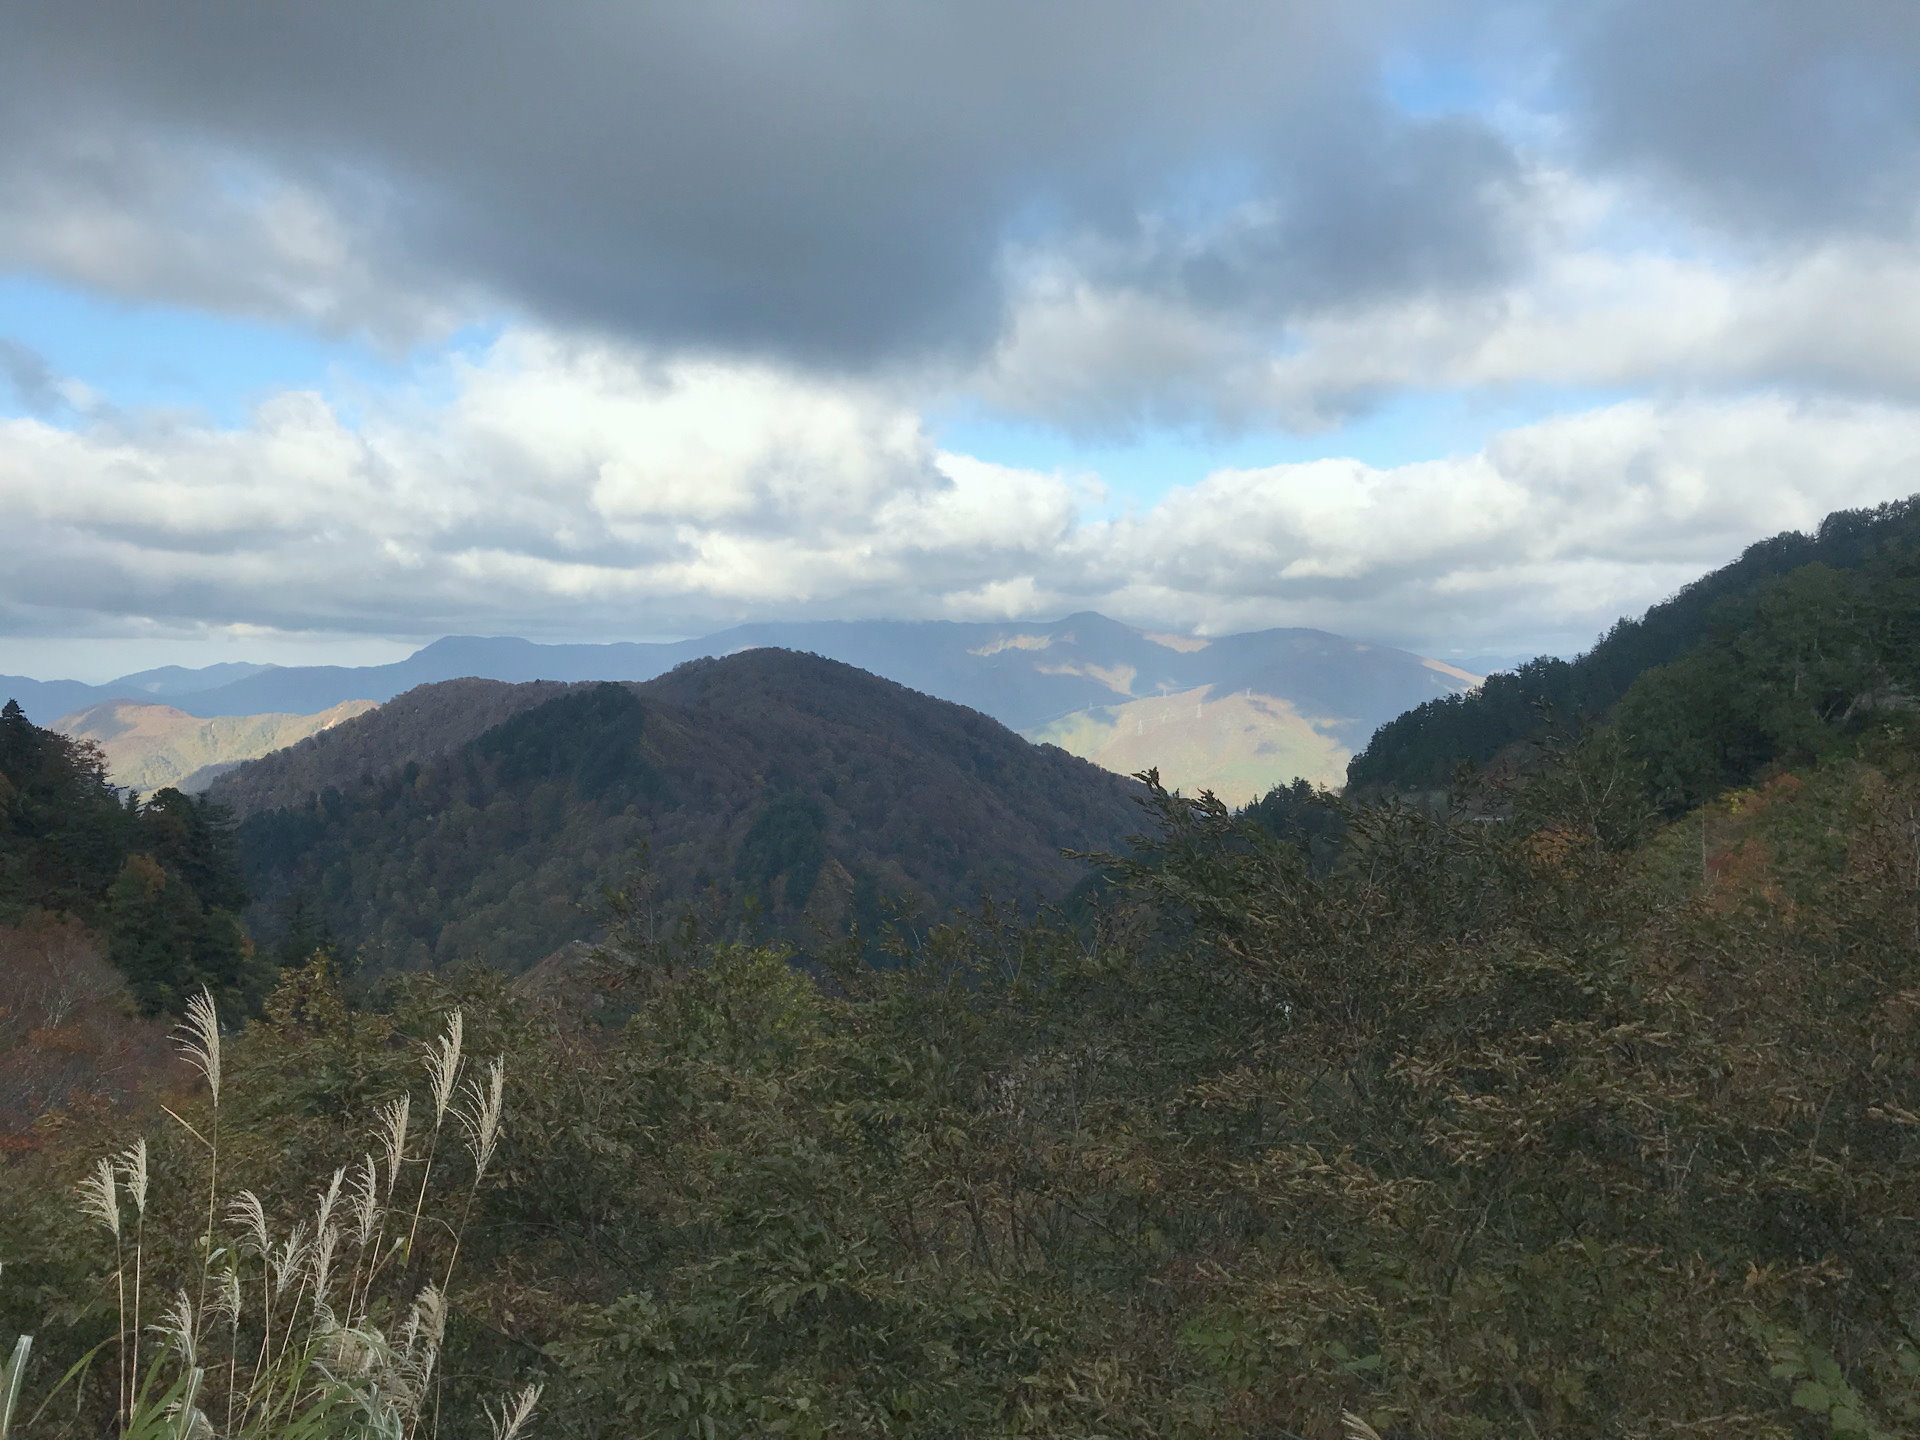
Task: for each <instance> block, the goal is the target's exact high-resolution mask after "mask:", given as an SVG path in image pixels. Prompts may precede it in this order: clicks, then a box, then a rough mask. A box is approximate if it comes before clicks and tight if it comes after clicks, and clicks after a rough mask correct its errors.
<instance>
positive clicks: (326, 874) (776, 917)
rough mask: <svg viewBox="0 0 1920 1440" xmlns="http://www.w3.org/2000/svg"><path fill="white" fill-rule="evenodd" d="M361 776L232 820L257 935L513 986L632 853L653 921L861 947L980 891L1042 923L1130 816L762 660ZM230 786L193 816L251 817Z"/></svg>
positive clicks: (711, 670)
mask: <svg viewBox="0 0 1920 1440" xmlns="http://www.w3.org/2000/svg"><path fill="white" fill-rule="evenodd" d="M459 683H461V684H463V685H464V684H466V683H467V682H459ZM403 698H405V699H406V700H407V703H408V704H409V705H410V706H411V707H412V708H413V709H414V710H419V711H428V710H432V709H433V708H434V707H433V703H432V697H431V696H428V695H422V694H416V695H414V696H412V697H403ZM395 703H396V704H399V703H401V702H395ZM373 718H374V717H372V716H369V717H367V719H368V720H369V721H371V720H372V719H373ZM340 730H341V731H342V732H346V730H347V727H346V726H342V727H340ZM359 733H360V734H363V735H369V736H372V735H376V734H378V727H377V726H371V725H365V726H362V727H361V730H360V732H359ZM329 754H331V755H332V757H333V758H332V761H331V763H330V764H328V765H325V766H322V765H320V764H319V763H318V762H320V761H322V760H324V759H325V758H326V757H327V756H328V755H329ZM393 754H394V752H393V750H392V749H391V748H381V749H379V750H377V752H376V756H377V758H379V759H386V760H389V761H390V760H391V759H392V757H393ZM361 760H362V757H361V754H360V753H359V752H358V751H357V750H356V748H355V735H354V734H353V733H341V734H338V735H337V736H336V735H334V734H329V735H323V736H319V737H316V741H315V743H314V744H313V745H311V746H309V747H307V749H306V750H305V751H304V752H303V755H302V763H303V765H304V767H305V769H306V771H307V772H308V773H314V774H319V773H330V774H332V775H334V776H336V777H338V778H337V781H336V782H335V783H333V784H330V785H329V786H327V787H326V788H325V789H322V790H320V791H319V792H318V793H315V794H310V795H309V796H308V797H307V799H306V801H305V803H304V804H301V805H298V806H292V807H281V808H274V809H267V810H262V811H256V812H254V813H252V814H250V815H249V816H248V817H247V818H246V819H245V821H244V822H243V826H242V845H243V850H244V854H245V858H246V864H247V873H248V876H249V879H250V881H251V883H252V886H253V888H254V889H255V890H256V892H257V893H258V894H259V895H260V897H261V906H262V908H261V910H260V911H257V912H256V923H257V924H259V925H262V926H270V925H272V924H273V923H274V918H275V915H276V914H277V912H278V911H279V910H280V909H281V908H283V907H284V906H285V905H286V903H288V899H289V897H291V896H293V895H295V894H303V895H306V896H308V897H310V903H311V905H312V906H313V908H314V911H315V914H316V916H317V917H318V918H319V919H321V920H323V921H324V922H325V924H326V925H327V926H329V927H330V928H331V930H332V932H333V933H334V934H336V935H337V936H338V937H339V939H340V941H341V943H342V945H343V946H345V947H346V948H348V949H349V950H359V951H362V952H364V956H365V958H366V959H367V960H368V961H369V962H370V963H371V965H372V968H374V969H380V968H386V967H396V966H397V967H415V968H418V967H428V966H432V965H437V964H441V963H445V962H447V961H450V960H462V959H481V960H486V961H489V962H491V963H494V964H497V965H501V966H503V967H505V968H507V969H509V970H520V969H524V968H526V967H527V966H529V965H531V964H533V963H535V962H536V961H538V960H540V959H541V958H543V957H544V956H546V955H547V954H549V953H550V952H552V951H554V950H555V949H556V948H558V947H559V946H561V945H562V944H564V943H566V942H568V941H570V940H575V939H582V938H585V937H587V936H589V935H591V934H593V933H594V932H595V931H596V929H597V928H598V926H599V924H600V916H599V915H598V913H597V910H596V907H595V906H594V904H593V900H594V897H596V896H597V895H599V894H601V893H602V892H603V891H604V890H606V889H607V888H609V887H620V886H625V885H627V884H628V883H629V882H630V881H631V879H632V878H633V877H632V874H631V871H632V869H633V867H634V864H635V856H636V855H637V854H638V853H639V852H640V850H641V849H642V848H644V849H645V851H646V852H647V854H648V857H649V859H648V866H647V868H648V870H649V887H650V894H651V896H652V900H653V903H656V904H658V905H660V906H663V907H665V908H666V909H668V910H673V909H677V908H680V907H685V906H696V907H701V908H704V909H708V910H714V909H717V910H718V911H719V912H720V913H722V914H725V913H727V912H729V911H732V912H734V913H736V914H737V913H738V911H739V910H740V908H742V907H743V906H746V905H747V904H748V902H749V901H751V902H752V903H753V904H756V905H757V906H758V907H759V910H760V919H761V921H762V922H763V925H764V927H765V928H767V929H769V930H770V931H771V933H775V934H781V935H784V936H786V937H788V938H790V939H792V940H794V941H796V942H799V943H802V944H811V943H813V942H814V940H815V938H816V936H817V934H818V933H820V932H822V931H825V932H828V933H840V932H844V931H845V930H846V928H847V927H848V926H849V925H855V926H858V927H860V928H861V929H862V930H863V931H864V932H865V933H867V934H869V935H870V936H877V935H878V933H879V931H880V929H881V928H882V927H883V921H884V917H886V916H888V915H889V914H892V913H897V912H899V911H902V910H904V911H906V912H909V913H913V912H919V913H927V912H931V913H934V914H938V913H942V912H945V911H949V910H952V909H954V908H955V907H964V906H968V905H971V904H972V903H973V902H974V901H975V900H977V899H978V898H979V896H980V895H981V894H982V893H983V892H991V893H996V894H998V895H1000V896H1002V897H1004V898H1006V899H1009V900H1012V901H1015V902H1018V903H1031V902H1032V901H1034V900H1036V899H1054V898H1057V897H1058V896H1059V895H1060V894H1061V893H1063V892H1064V891H1065V890H1066V889H1067V888H1068V887H1069V886H1070V885H1071V884H1072V883H1073V881H1074V880H1075V879H1076V878H1078V874H1079V870H1078V867H1076V866H1075V865H1074V864H1073V863H1072V862H1070V861H1067V860H1065V859H1063V858H1062V857H1061V853H1060V852H1061V850H1062V849H1064V848H1067V847H1072V846H1088V845H1113V844H1117V843H1118V842H1119V841H1120V840H1121V838H1122V837H1123V836H1124V835H1125V834H1126V832H1127V831H1128V830H1129V829H1131V828H1132V826H1133V824H1134V823H1135V815H1136V813H1137V811H1136V807H1135V806H1134V805H1133V804H1132V802H1131V800H1130V798H1129V786H1128V785H1127V783H1126V782H1124V781H1121V780H1119V779H1118V778H1116V777H1114V776H1111V775H1109V774H1107V773H1106V772H1104V771H1100V770H1097V769H1096V768H1094V767H1093V766H1091V765H1089V764H1087V763H1086V762H1084V761H1080V760H1076V759H1074V758H1073V757H1071V756H1069V755H1066V754H1065V753H1064V752H1062V751H1058V750H1054V749H1051V748H1045V747H1037V746H1033V745H1030V744H1028V743H1027V742H1025V741H1023V740H1021V739H1020V738H1019V737H1017V736H1015V735H1013V734H1012V733H1010V732H1009V731H1007V730H1006V729H1004V728H1003V727H1002V726H1000V725H998V724H997V723H995V722H994V721H992V720H989V719H987V718H986V717H985V716H983V715H979V714H977V713H975V712H973V711H970V710H963V709H961V708H960V707H958V706H954V705H948V704H946V703H944V702H941V701H935V700H930V699H928V698H927V697H925V696H922V695H916V694H914V693H913V692H912V691H909V690H904V689H902V688H901V687H899V686H897V685H892V684H890V683H888V682H886V681H884V680H880V679H877V678H876V677H874V676H871V675H867V674H864V673H863V672H861V671H858V670H854V669H852V668H851V667H848V666H845V665H839V664H836V663H834V662H832V661H826V660H821V659H820V658H818V657H817V656H808V655H799V654H794V653H792V652H788V651H772V650H764V651H750V652H746V653H744V654H741V655H736V656H731V657H729V658H727V659H725V660H714V661H699V662H695V663H693V664H690V665H687V666H683V667H682V668H681V669H680V670H677V671H675V672H674V673H672V674H670V675H667V676H664V677H662V678H661V679H659V680H655V681H651V682H649V683H647V684H645V685H640V686H625V685H612V684H591V685H580V686H573V687H568V688H565V689H561V690H557V691H554V692H552V693H551V694H548V695H547V698H544V699H541V700H539V701H538V703H536V704H534V705H533V706H532V707H531V708H527V709H523V710H521V711H520V712H519V713H517V714H513V715H511V716H510V718H508V719H506V720H504V721H503V722H502V723H500V724H499V725H497V726H495V727H493V728H491V729H489V730H487V731H485V732H484V733H482V734H480V735H478V736H477V737H475V738H473V739H471V740H469V741H467V742H464V743H462V744H460V745H457V746H454V747H452V748H450V749H448V750H446V751H445V752H444V753H440V754H437V755H427V756H426V757H425V758H423V759H417V760H408V761H404V762H401V763H398V764H390V765H389V766H388V768H385V769H371V770H370V769H365V768H363V766H362V763H361ZM234 778H235V780H236V787H235V788H234V789H232V790H231V791H229V790H227V789H223V790H222V791H220V792H219V793H223V794H224V793H234V794H236V795H242V794H247V793H251V792H249V790H248V788H247V778H246V775H245V771H244V769H243V770H242V771H236V772H235V775H234Z"/></svg>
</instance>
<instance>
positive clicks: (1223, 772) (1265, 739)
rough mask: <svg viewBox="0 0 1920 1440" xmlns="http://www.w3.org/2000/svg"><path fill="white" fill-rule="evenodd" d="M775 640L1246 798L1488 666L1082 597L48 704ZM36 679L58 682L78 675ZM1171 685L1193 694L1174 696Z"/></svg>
mask: <svg viewBox="0 0 1920 1440" xmlns="http://www.w3.org/2000/svg"><path fill="white" fill-rule="evenodd" d="M768 647H772V648H779V649H788V650H798V651H805V652H807V653H810V654H817V655H822V656H825V657H827V658H829V659H833V660H839V661H842V662H844V663H846V664H849V665H855V666H858V667H859V668H861V669H863V670H869V671H871V672H873V673H874V674H876V675H882V676H885V677H886V678H887V679H889V680H893V681H896V682H897V683H899V684H902V685H906V686H909V687H911V688H913V689H916V690H919V691H922V692H923V693H925V694H928V695H932V696H934V697H936V698H938V699H942V700H949V701H952V702H954V703H955V704H960V705H966V706H969V707H971V708H973V709H976V710H979V711H982V712H983V713H985V714H988V715H991V716H993V717H994V718H995V719H997V720H999V721H1000V722H1001V723H1002V724H1005V725H1007V726H1009V727H1011V728H1013V729H1015V730H1019V731H1021V732H1022V733H1024V734H1027V735H1028V736H1030V737H1031V738H1036V739H1043V740H1047V741H1050V742H1052V743H1056V744H1059V745H1061V746H1063V747H1065V748H1067V749H1070V750H1072V751H1074V752H1075V753H1077V754H1081V755H1083V756H1087V757H1089V758H1093V759H1096V760H1098V761H1100V762H1101V763H1103V764H1106V765H1108V766H1109V767H1110V768H1116V769H1119V770H1120V771H1122V772H1123V773H1125V772H1128V771H1131V770H1134V769H1140V768H1144V767H1145V766H1148V765H1156V766H1158V767H1159V768H1160V770H1161V771H1162V772H1163V775H1164V777H1165V778H1166V780H1167V781H1168V783H1169V784H1172V785H1175V786H1179V787H1182V788H1184V789H1187V790H1189V791H1192V790H1198V789H1201V788H1209V789H1213V790H1215V791H1217V792H1219V793H1220V794H1221V795H1222V797H1223V798H1226V799H1229V800H1234V801H1244V800H1248V799H1252V798H1253V797H1254V796H1255V795H1258V794H1260V793H1263V792H1264V791H1265V790H1267V789H1268V788H1270V787H1271V786H1273V785H1275V784H1278V783H1281V782H1283V781H1287V780H1291V779H1293V778H1294V777H1295V776H1297V775H1298V776H1305V777H1307V778H1309V779H1311V780H1315V781H1318V782H1321V783H1337V782H1338V781H1339V779H1340V778H1341V776H1342V774H1343V773H1344V769H1345V766H1346V763H1347V758H1348V755H1349V754H1350V753H1351V752H1352V751H1353V750H1355V749H1357V748H1358V747H1360V746H1362V745H1364V744H1365V743H1366V741H1367V737H1368V736H1369V735H1371V734H1372V732H1373V730H1374V728H1375V727H1376V726H1378V725H1380V724H1381V723H1383V722H1384V721H1386V720H1388V719H1391V718H1392V717H1393V716H1395V715H1398V714H1400V713H1401V712H1402V711H1404V710H1406V709H1407V708H1408V707H1409V706H1413V705H1417V704H1419V703H1420V702H1422V701H1424V700H1427V699H1431V698H1434V697H1436V696H1445V695H1450V694H1455V693H1459V692H1461V691H1464V690H1467V689H1470V688H1471V687H1472V686H1473V685H1474V684H1476V683H1477V682H1478V678H1479V677H1478V676H1477V675H1475V674H1473V673H1470V672H1468V671H1466V670H1462V669H1460V668H1458V667H1455V666H1450V665H1446V664H1442V663H1441V662H1439V661H1435V660H1426V659H1423V658H1422V657H1420V656H1418V655H1413V654H1410V653H1408V652H1406V651H1404V650H1395V649H1391V648H1387V647H1383V646H1374V645H1366V644H1362V643H1360V642H1357V641H1353V640H1347V639H1343V638H1342V637H1340V636H1337V635H1330V634H1327V633H1326V632H1324V631H1319V630H1300V629H1291V630H1262V631H1256V632H1252V633H1248V634H1242V635H1227V636H1219V637H1214V638H1210V639H1207V638H1201V637H1197V636H1192V635H1179V634H1164V633H1155V632H1150V631H1145V630H1140V629H1137V628H1135V627H1133V626H1130V625H1123V624H1120V623H1119V622H1117V621H1113V620H1109V619H1107V618H1106V617H1105V616H1102V615H1097V614H1093V613H1083V614H1078V615H1070V616H1068V617H1067V618H1065V619H1064V620H1058V621H1052V622H1049V623H1045V624H1007V625H1000V624H986V623H962V622H957V621H820V622H799V623H790V624H760V625H745V626H740V627H737V628H735V629H731V630H724V631H721V632H720V633H718V634H715V635H709V636H705V637H702V638H700V639H695V640H684V641H676V642H673V643H663V644H640V643H620V644H609V645H540V644H535V643H534V642H532V641H528V640H517V639H511V638H501V637H495V638H483V637H476V636H453V637H449V638H447V639H444V640H436V641H435V642H434V643H433V644H431V645H428V646H426V647H424V648H423V649H421V650H419V651H418V652H416V653H415V654H413V655H411V656H409V657H408V658H407V659H405V660H401V661H397V662H395V663H393V664H390V665H375V666H365V667H358V668H356V667H344V666H288V667H280V668H273V667H267V668H261V669H259V670H256V671H254V672H252V673H249V674H244V675H241V674H233V675H228V676H226V677H224V678H222V679H221V680H220V683H217V684H207V685H204V686H202V687H201V688H198V689H191V688H189V682H187V681H184V680H182V679H180V678H179V677H178V676H177V675H175V674H173V673H172V672H171V671H166V672H163V671H146V672H142V674H141V675H139V676H128V677H125V679H123V680H120V681H114V682H112V683H111V684H109V685H107V686H101V687H91V688H89V689H87V692H86V693H87V696H88V697H89V698H85V699H79V700H75V699H72V698H71V697H70V696H69V695H68V692H66V691H61V692H59V694H60V696H62V697H65V698H63V699H62V700H61V708H59V709H55V710H51V711H49V712H48V713H51V714H63V713H65V712H66V711H68V710H73V709H77V708H79V707H80V706H81V705H83V704H90V703H97V702H98V701H100V700H105V699H112V698H146V693H147V692H145V691H142V692H141V693H140V694H137V695H136V694H133V693H132V691H133V690H134V689H137V688H138V687H139V686H142V685H144V686H151V685H154V684H164V685H166V686H168V687H170V690H169V698H170V702H171V703H172V704H174V705H175V706H176V707H177V708H179V709H181V710H184V711H186V712H187V713H189V714H193V715H199V716H205V717H212V716H239V715H254V714H260V713H296V714H311V713H314V712H317V711H321V710H325V709H328V708H330V707H332V706H335V705H338V704H340V703H341V702H342V701H346V700H371V701H376V702H378V701H386V700H390V699H391V698H393V697H394V696H396V695H399V694H402V693H404V692H405V691H407V690H410V689H413V688H414V687H416V686H419V685H426V684H433V683H437V682H440V681H445V680H452V679H459V678H464V677H478V678H484V679H491V680H502V681H511V682H516V683H524V682H528V681H533V680H554V681H569V682H578V681H586V680H616V681H644V680H650V679H653V678H655V677H656V676H659V675H664V674H665V673H666V672H667V671H669V670H671V669H672V668H673V667H674V666H676V665H679V664H682V663H684V662H685V661H687V660H691V659H697V658H702V657H714V656H720V655H730V654H736V653H738V652H740V651H743V650H750V649H760V648H768ZM187 673H189V674H197V673H200V672H187ZM156 677H161V678H158V679H156ZM0 683H4V682H0ZM27 683H28V684H29V685H30V686H37V687H42V688H44V685H51V684H61V685H66V684H70V683H71V682H38V681H35V682H27ZM48 693H49V695H51V693H52V692H48ZM40 695H41V690H39V689H36V690H34V691H32V692H31V693H27V692H25V691H23V692H21V703H22V705H23V706H25V707H26V708H27V710H28V713H29V714H33V713H35V709H36V706H44V705H47V704H50V703H51V700H50V699H41V698H36V697H39V696H40ZM1172 697H1179V700H1178V703H1169V701H1170V700H1171V698H1172Z"/></svg>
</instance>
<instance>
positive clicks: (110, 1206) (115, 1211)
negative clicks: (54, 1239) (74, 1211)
mask: <svg viewBox="0 0 1920 1440" xmlns="http://www.w3.org/2000/svg"><path fill="white" fill-rule="evenodd" d="M79 1189H80V1211H81V1213H82V1214H84V1215H91V1216H92V1217H93V1218H94V1219H95V1220H98V1221H99V1222H100V1223H101V1224H102V1225H104V1226H106V1227H107V1230H108V1232H109V1233H110V1234H111V1235H112V1236H113V1238H114V1239H116V1240H118V1239H119V1238H120V1186H119V1182H118V1180H117V1179H116V1177H115V1172H114V1166H113V1162H112V1161H111V1160H109V1159H107V1158H106V1157H104V1156H102V1157H101V1159H100V1161H99V1163H98V1164H96V1165H95V1166H94V1167H93V1173H92V1174H91V1175H89V1176H87V1178H86V1179H84V1180H82V1181H81V1182H80V1186H79Z"/></svg>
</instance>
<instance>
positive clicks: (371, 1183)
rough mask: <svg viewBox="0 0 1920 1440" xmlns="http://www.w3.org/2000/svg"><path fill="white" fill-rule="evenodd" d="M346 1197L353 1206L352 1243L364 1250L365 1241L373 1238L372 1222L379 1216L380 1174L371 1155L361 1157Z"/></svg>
mask: <svg viewBox="0 0 1920 1440" xmlns="http://www.w3.org/2000/svg"><path fill="white" fill-rule="evenodd" d="M347 1197H348V1199H349V1201H350V1202H351V1203H352V1206H353V1239H354V1243H355V1244H356V1245H359V1246H361V1247H362V1248H365V1246H366V1243H367V1241H368V1240H369V1239H371V1238H372V1237H373V1226H374V1221H375V1220H377V1219H378V1218H379V1214H380V1172H379V1170H378V1168H377V1167H376V1166H375V1164H374V1159H373V1156H372V1155H364V1156H362V1157H361V1159H360V1164H359V1166H358V1167H357V1168H356V1169H355V1170H354V1172H353V1183H352V1186H351V1188H349V1190H348V1191H347Z"/></svg>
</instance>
